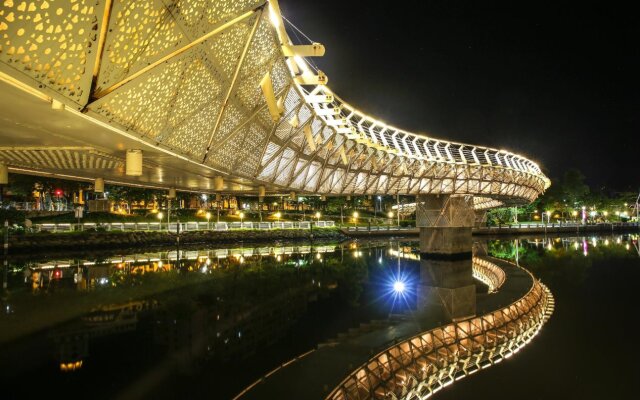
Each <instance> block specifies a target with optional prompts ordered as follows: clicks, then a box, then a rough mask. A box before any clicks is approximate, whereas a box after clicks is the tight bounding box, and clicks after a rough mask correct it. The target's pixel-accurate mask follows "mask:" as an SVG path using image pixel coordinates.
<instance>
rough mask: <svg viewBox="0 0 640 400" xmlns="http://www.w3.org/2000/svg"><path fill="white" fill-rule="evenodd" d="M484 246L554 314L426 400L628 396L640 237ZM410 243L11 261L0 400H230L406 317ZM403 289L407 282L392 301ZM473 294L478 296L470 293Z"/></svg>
mask: <svg viewBox="0 0 640 400" xmlns="http://www.w3.org/2000/svg"><path fill="white" fill-rule="evenodd" d="M481 245H482V246H481V247H484V248H486V250H487V252H488V253H489V255H492V256H495V257H498V258H505V259H509V260H513V261H515V262H518V263H519V264H520V265H522V266H524V267H526V268H527V269H529V270H530V271H531V272H532V273H533V274H534V275H535V276H536V277H538V278H539V279H541V280H542V281H543V283H545V284H546V285H547V286H548V287H549V288H550V289H551V291H552V293H553V294H554V296H555V299H556V309H555V313H554V314H553V316H552V318H551V320H550V321H549V322H548V323H547V324H546V325H545V326H544V327H543V329H542V331H541V334H540V335H538V336H537V337H536V338H535V340H534V341H533V342H532V343H531V344H530V345H529V346H526V347H525V348H524V349H523V350H522V351H520V352H519V353H518V354H517V355H516V356H514V357H511V358H510V359H508V360H507V361H506V362H504V363H500V364H498V365H496V366H494V367H491V368H488V369H487V370H483V371H482V372H481V373H478V374H475V375H472V376H471V377H469V378H467V379H463V380H461V381H459V382H456V384H455V385H452V386H450V387H448V388H446V389H445V390H443V391H440V392H439V393H438V394H437V395H436V396H435V398H442V399H446V398H454V397H455V398H471V397H477V396H478V393H486V395H487V396H489V395H490V396H491V397H492V398H505V399H506V398H513V397H518V398H527V399H528V398H531V399H537V398H578V397H580V398H601V397H603V396H605V395H606V396H609V397H613V398H622V397H630V393H632V390H633V389H636V388H637V386H638V384H637V383H635V379H634V378H635V377H637V376H638V372H639V371H638V367H637V364H636V363H635V358H636V356H637V355H638V350H637V349H636V346H634V345H633V337H634V336H632V335H631V330H632V326H633V323H630V322H629V321H630V320H631V319H632V318H634V317H635V315H636V313H635V310H634V309H633V308H632V307H633V304H634V303H635V296H634V295H635V292H636V291H637V289H636V286H637V282H639V281H640V280H639V279H638V278H640V276H639V275H640V257H639V254H640V253H639V251H638V237H637V236H633V235H616V236H596V237H591V236H590V237H568V236H567V237H558V238H544V237H522V238H519V239H509V240H506V239H503V240H489V241H487V242H482V243H481ZM416 246H417V243H416V242H412V241H406V240H379V241H375V242H367V241H359V242H349V243H342V244H339V243H321V244H311V243H307V244H303V245H300V244H287V243H274V244H272V245H260V246H250V245H246V246H245V245H240V246H235V247H226V248H224V247H211V248H206V247H202V246H201V247H197V248H187V249H180V250H178V249H172V248H165V249H158V248H155V249H149V251H140V252H138V253H136V254H131V253H127V254H121V253H118V252H103V253H93V254H69V255H68V256H66V257H61V256H59V255H57V256H56V258H55V259H50V258H49V257H47V256H46V255H42V256H34V255H31V256H29V255H27V256H21V257H20V256H18V257H14V258H11V259H10V262H9V268H8V270H7V271H6V272H7V277H6V281H7V283H8V288H7V290H6V291H5V292H4V295H3V298H2V305H3V313H2V315H1V316H0V356H1V357H0V366H1V370H2V371H3V372H2V377H0V382H2V386H1V387H2V388H3V389H2V390H3V392H4V393H3V395H2V396H1V397H2V398H10V399H12V398H15V399H21V398H31V397H36V396H41V395H42V396H44V395H51V394H52V393H64V395H65V397H67V398H79V397H86V396H87V395H90V396H91V397H92V398H115V397H120V398H141V397H155V398H176V397H182V396H183V395H184V394H185V393H189V395H190V397H194V398H215V399H218V398H219V399H230V398H233V397H234V396H235V395H236V394H237V393H239V392H240V391H241V390H242V389H243V388H245V387H246V386H247V385H249V384H251V383H252V382H254V381H255V380H256V379H258V378H260V377H261V376H263V375H264V374H266V373H267V372H269V371H271V370H273V369H274V368H276V367H278V366H279V365H281V364H282V363H285V362H287V361H289V360H291V359H292V358H294V357H296V356H298V355H300V354H303V353H305V352H308V351H309V350H312V349H314V348H316V347H317V346H318V345H322V344H327V343H332V342H333V341H335V340H336V339H337V338H340V337H343V336H344V335H345V334H351V333H353V332H356V333H357V331H358V330H362V329H374V328H375V327H378V328H380V327H382V328H384V327H385V324H390V323H391V322H390V321H392V320H393V319H394V318H398V317H399V316H403V315H405V316H406V315H412V313H414V312H415V310H416V307H417V306H416V293H415V292H416V291H415V285H416V282H417V280H418V278H419V276H420V265H419V262H418V261H416V260H415V259H414V258H415V254H416V250H417V249H416ZM399 255H400V257H398V256H399ZM398 282H402V285H403V287H402V288H403V289H404V285H406V291H403V294H402V296H398V290H397V289H398ZM476 290H477V292H478V293H483V292H486V290H487V288H486V286H484V285H483V284H482V283H480V282H476ZM429 312H432V313H434V314H433V315H432V317H433V318H434V319H436V320H442V319H443V318H444V317H443V316H442V315H440V314H438V311H437V310H435V309H434V310H431V311H429ZM372 327H373V328H372ZM350 332H351V333H350Z"/></svg>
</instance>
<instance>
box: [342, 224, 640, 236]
mask: <svg viewBox="0 0 640 400" xmlns="http://www.w3.org/2000/svg"><path fill="white" fill-rule="evenodd" d="M638 230H640V225H639V224H637V223H627V224H598V225H569V226H567V225H556V224H550V225H548V226H546V227H545V226H543V225H538V226H530V225H529V226H527V225H520V226H519V225H504V226H499V227H498V226H494V227H481V228H473V231H472V234H473V235H490V236H502V235H505V236H509V235H523V234H539V233H542V234H545V233H546V234H552V233H573V234H579V235H581V234H584V233H612V232H637V231H638ZM341 231H342V233H343V234H345V235H347V236H350V237H356V238H366V237H387V236H395V237H411V236H418V235H419V234H420V229H418V228H409V229H407V228H401V229H392V228H389V227H386V226H383V227H371V229H370V230H369V229H368V228H359V229H357V230H355V229H353V228H341Z"/></svg>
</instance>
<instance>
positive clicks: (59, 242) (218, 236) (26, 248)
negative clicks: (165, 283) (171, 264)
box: [9, 228, 348, 255]
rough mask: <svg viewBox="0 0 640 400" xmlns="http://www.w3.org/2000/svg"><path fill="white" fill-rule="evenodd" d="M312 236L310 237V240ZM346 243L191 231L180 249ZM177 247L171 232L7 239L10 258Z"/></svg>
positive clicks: (333, 233)
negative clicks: (98, 250) (183, 246)
mask: <svg viewBox="0 0 640 400" xmlns="http://www.w3.org/2000/svg"><path fill="white" fill-rule="evenodd" d="M312 235H313V236H312ZM311 239H313V240H335V241H342V240H346V239H348V237H347V236H345V235H344V234H343V233H342V232H340V231H339V230H338V229H334V228H317V229H314V230H313V231H310V230H307V229H273V230H233V231H190V232H184V233H181V234H180V236H179V242H180V244H181V245H190V244H210V243H216V244H218V243H219V244H225V243H239V242H245V243H246V242H251V243H261V242H273V241H288V242H295V241H298V240H299V241H308V240H311ZM177 243H178V235H176V234H174V233H170V232H144V231H137V232H69V233H46V232H43V233H37V234H21V235H10V237H9V252H10V254H13V255H15V254H25V253H32V252H38V251H59V250H65V251H69V250H73V251H75V250H87V249H105V248H109V249H117V248H131V247H151V246H167V245H175V244H177Z"/></svg>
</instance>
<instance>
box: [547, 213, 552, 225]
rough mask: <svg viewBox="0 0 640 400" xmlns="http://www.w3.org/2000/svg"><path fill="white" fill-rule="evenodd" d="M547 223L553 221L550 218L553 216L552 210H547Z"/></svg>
mask: <svg viewBox="0 0 640 400" xmlns="http://www.w3.org/2000/svg"><path fill="white" fill-rule="evenodd" d="M546 214H547V224H548V223H550V222H551V220H550V219H549V218H550V217H551V211H547V212H546Z"/></svg>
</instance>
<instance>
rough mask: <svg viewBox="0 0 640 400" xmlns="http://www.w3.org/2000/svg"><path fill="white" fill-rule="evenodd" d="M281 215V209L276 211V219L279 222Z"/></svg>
mask: <svg viewBox="0 0 640 400" xmlns="http://www.w3.org/2000/svg"><path fill="white" fill-rule="evenodd" d="M281 216H282V214H280V211H278V212H277V213H276V221H277V222H280V217H281Z"/></svg>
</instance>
